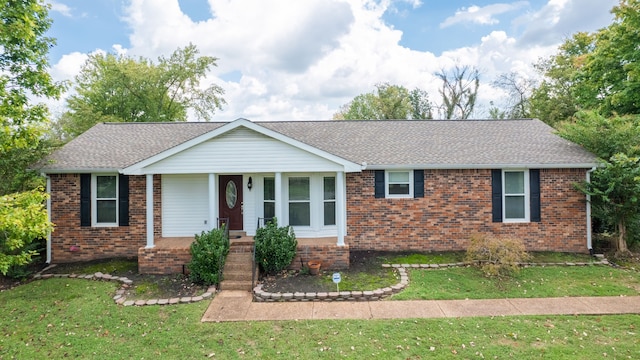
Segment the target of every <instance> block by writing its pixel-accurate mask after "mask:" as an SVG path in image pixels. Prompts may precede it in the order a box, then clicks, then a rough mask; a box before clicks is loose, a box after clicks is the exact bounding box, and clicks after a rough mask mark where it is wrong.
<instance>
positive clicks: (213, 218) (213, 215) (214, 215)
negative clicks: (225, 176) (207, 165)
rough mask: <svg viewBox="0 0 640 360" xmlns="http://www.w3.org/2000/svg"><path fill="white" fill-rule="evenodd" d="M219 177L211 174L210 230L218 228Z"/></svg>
mask: <svg viewBox="0 0 640 360" xmlns="http://www.w3.org/2000/svg"><path fill="white" fill-rule="evenodd" d="M217 178H218V177H217V176H216V174H209V229H216V228H217V227H218V182H217V180H218V179H217Z"/></svg>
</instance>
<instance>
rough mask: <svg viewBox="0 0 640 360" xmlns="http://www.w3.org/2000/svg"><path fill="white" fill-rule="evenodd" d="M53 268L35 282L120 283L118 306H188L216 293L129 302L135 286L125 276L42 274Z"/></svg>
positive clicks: (116, 295) (116, 298)
mask: <svg viewBox="0 0 640 360" xmlns="http://www.w3.org/2000/svg"><path fill="white" fill-rule="evenodd" d="M50 268H51V266H49V267H47V268H45V269H43V270H42V271H40V272H39V273H37V274H35V275H34V276H33V279H34V280H41V279H50V278H69V279H87V280H106V281H117V282H119V283H120V288H119V289H118V290H116V294H115V295H114V296H113V301H115V303H116V304H118V305H123V306H145V305H174V304H188V303H193V302H198V301H202V300H205V299H209V298H211V297H212V296H213V293H215V291H216V288H215V286H212V287H210V288H209V289H207V291H206V292H204V293H203V294H202V295H198V296H185V297H174V298H167V299H149V300H127V298H126V297H125V296H124V294H125V293H126V291H127V289H129V287H130V286H131V285H132V284H133V281H132V280H130V279H129V278H127V277H124V276H112V275H109V274H103V273H101V272H97V273H94V274H44V275H43V274H42V272H43V271H46V270H49V269H50Z"/></svg>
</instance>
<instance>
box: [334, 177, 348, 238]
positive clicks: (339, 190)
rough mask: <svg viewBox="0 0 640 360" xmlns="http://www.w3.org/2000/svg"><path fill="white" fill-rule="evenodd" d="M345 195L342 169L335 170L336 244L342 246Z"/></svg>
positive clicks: (344, 225) (344, 223)
mask: <svg viewBox="0 0 640 360" xmlns="http://www.w3.org/2000/svg"><path fill="white" fill-rule="evenodd" d="M345 203H346V196H345V181H344V171H338V172H336V221H337V224H338V243H337V245H338V246H344V235H345V229H346V211H345V209H346V206H345Z"/></svg>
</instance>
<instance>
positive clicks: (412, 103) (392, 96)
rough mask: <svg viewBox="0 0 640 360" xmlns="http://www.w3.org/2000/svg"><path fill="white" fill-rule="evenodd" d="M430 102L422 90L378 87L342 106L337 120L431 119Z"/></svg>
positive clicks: (395, 86) (401, 87)
mask: <svg viewBox="0 0 640 360" xmlns="http://www.w3.org/2000/svg"><path fill="white" fill-rule="evenodd" d="M429 118H431V103H430V102H429V97H428V94H427V93H426V92H425V91H423V90H420V89H414V90H412V91H411V92H409V90H407V88H405V87H404V86H400V85H391V84H389V83H384V84H377V85H376V90H375V91H374V92H370V93H366V94H360V95H358V96H356V97H355V98H353V100H351V101H350V102H349V103H347V104H345V105H343V106H341V107H340V110H339V111H338V112H337V113H336V114H334V115H333V119H334V120H392V119H393V120H399V119H429Z"/></svg>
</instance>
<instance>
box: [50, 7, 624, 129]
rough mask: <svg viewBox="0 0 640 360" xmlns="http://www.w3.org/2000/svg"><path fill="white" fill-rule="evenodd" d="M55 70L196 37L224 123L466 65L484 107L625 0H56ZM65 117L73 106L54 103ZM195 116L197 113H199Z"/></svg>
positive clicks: (163, 49) (313, 108) (171, 46)
mask: <svg viewBox="0 0 640 360" xmlns="http://www.w3.org/2000/svg"><path fill="white" fill-rule="evenodd" d="M49 3H50V4H51V5H52V10H51V12H50V16H51V18H52V19H53V25H52V27H51V30H50V35H51V36H53V37H55V38H56V39H57V46H56V47H54V48H53V49H51V51H50V61H51V65H52V74H53V75H54V77H56V79H58V80H72V79H73V77H74V76H75V75H76V74H77V73H78V71H79V69H80V68H81V66H82V64H83V63H84V61H85V60H86V57H87V55H88V54H90V53H93V52H96V51H102V52H117V53H123V54H127V55H129V56H134V57H138V56H143V57H146V58H149V59H157V58H158V57H159V56H169V55H170V54H171V53H172V52H173V51H174V50H175V49H177V48H178V47H184V46H185V45H187V44H188V43H190V42H191V43H193V44H195V45H196V46H197V47H198V49H199V50H200V53H201V54H202V55H210V56H215V57H217V58H218V59H219V60H218V63H217V65H218V66H217V67H216V68H215V69H213V71H211V73H210V74H209V76H208V77H207V79H205V80H204V81H203V83H204V84H210V83H216V84H218V85H220V86H222V87H223V88H224V89H225V96H224V97H225V99H226V101H227V103H228V104H227V106H225V108H224V109H223V110H222V111H220V112H218V113H217V114H216V115H215V117H214V119H215V120H221V121H227V120H233V119H236V118H238V117H245V118H248V119H250V120H255V121H260V120H296V119H300V120H304V119H330V118H331V116H332V115H333V113H335V112H336V111H337V110H338V108H339V106H340V105H342V104H344V103H346V102H348V101H349V100H350V99H351V98H353V97H355V96H356V95H358V94H361V93H364V92H369V91H372V90H373V89H374V86H375V84H377V83H382V82H389V83H392V84H399V85H403V86H405V87H407V88H409V89H412V88H415V87H420V88H422V89H424V90H427V91H428V92H429V94H430V96H431V100H432V101H433V102H435V103H437V102H438V100H439V99H438V93H437V89H438V81H437V80H436V78H435V76H434V73H435V72H437V71H439V70H441V69H447V68H450V67H451V66H454V65H455V64H460V65H470V66H475V67H477V68H478V69H479V70H480V72H481V87H480V102H481V103H480V106H479V107H478V108H477V109H476V114H474V115H475V117H478V118H481V117H483V116H486V111H487V104H488V103H489V102H490V101H494V102H496V103H499V102H500V99H502V98H504V94H502V93H501V92H500V90H499V89H495V88H493V87H492V86H491V81H492V80H494V79H495V78H496V77H497V76H498V75H500V74H501V73H507V72H512V71H515V72H518V73H520V74H522V75H523V76H525V77H529V78H536V77H537V74H536V73H535V71H534V70H533V68H532V64H533V63H534V62H536V61H537V60H538V59H539V58H541V57H546V56H549V55H550V54H553V52H554V51H555V49H556V48H557V46H558V45H559V44H560V43H562V41H563V40H564V39H566V38H567V37H570V36H571V35H572V34H574V33H575V32H577V31H595V30H597V29H599V28H602V27H605V26H607V25H608V24H610V23H611V21H612V16H611V14H610V12H609V11H610V10H611V8H612V7H613V6H615V5H616V4H617V0H528V1H525V0H514V1H502V2H500V1H490V0H477V1H466V0H450V1H443V0H304V1H296V2H292V1H288V0H90V1H88V0H49ZM51 105H52V106H51V107H52V110H53V112H54V115H55V114H56V113H59V112H61V111H64V102H60V103H55V104H51ZM193 120H196V119H193Z"/></svg>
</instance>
